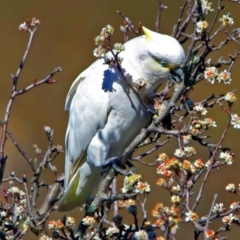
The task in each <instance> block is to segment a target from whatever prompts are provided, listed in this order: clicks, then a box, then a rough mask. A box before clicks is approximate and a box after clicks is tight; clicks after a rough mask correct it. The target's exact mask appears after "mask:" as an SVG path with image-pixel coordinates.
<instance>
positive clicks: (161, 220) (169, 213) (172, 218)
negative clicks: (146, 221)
mask: <svg viewBox="0 0 240 240" xmlns="http://www.w3.org/2000/svg"><path fill="white" fill-rule="evenodd" d="M151 213H152V216H153V217H155V218H157V219H156V221H155V223H154V225H155V226H156V227H157V228H160V229H161V230H162V231H163V232H165V231H166V229H170V232H171V234H172V235H175V234H176V232H177V230H178V229H179V226H178V223H179V222H180V221H181V212H180V209H179V207H178V206H177V205H175V204H173V205H172V206H171V207H166V206H164V205H163V203H156V205H155V207H154V209H152V211H151Z"/></svg>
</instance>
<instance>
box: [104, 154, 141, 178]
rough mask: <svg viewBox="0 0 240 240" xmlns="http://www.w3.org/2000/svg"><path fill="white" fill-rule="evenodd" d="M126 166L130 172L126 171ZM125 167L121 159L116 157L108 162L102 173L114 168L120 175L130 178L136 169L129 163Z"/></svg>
mask: <svg viewBox="0 0 240 240" xmlns="http://www.w3.org/2000/svg"><path fill="white" fill-rule="evenodd" d="M125 165H126V166H127V167H129V170H127V169H126V167H125ZM125 165H123V164H122V163H121V161H120V158H119V157H114V158H111V159H109V160H108V162H107V163H106V164H105V165H104V166H103V168H102V173H105V172H107V171H108V169H109V167H113V168H114V169H115V171H117V172H118V173H120V174H121V175H124V176H128V175H131V174H133V173H135V172H136V167H135V166H134V165H133V164H132V163H131V162H130V161H129V160H127V162H126V163H125Z"/></svg>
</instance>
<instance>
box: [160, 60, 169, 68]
mask: <svg viewBox="0 0 240 240" xmlns="http://www.w3.org/2000/svg"><path fill="white" fill-rule="evenodd" d="M159 63H160V64H161V65H162V66H163V67H167V66H168V63H167V62H166V61H164V60H160V61H159Z"/></svg>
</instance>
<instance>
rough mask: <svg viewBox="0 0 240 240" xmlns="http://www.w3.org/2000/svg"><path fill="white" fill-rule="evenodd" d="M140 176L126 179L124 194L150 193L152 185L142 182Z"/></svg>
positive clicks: (136, 175) (133, 175)
mask: <svg viewBox="0 0 240 240" xmlns="http://www.w3.org/2000/svg"><path fill="white" fill-rule="evenodd" d="M141 178H142V176H141V175H140V174H132V175H130V176H126V177H125V178H124V183H123V188H122V192H123V193H141V194H145V193H149V192H150V190H151V189H150V185H149V184H148V183H147V182H142V179H141Z"/></svg>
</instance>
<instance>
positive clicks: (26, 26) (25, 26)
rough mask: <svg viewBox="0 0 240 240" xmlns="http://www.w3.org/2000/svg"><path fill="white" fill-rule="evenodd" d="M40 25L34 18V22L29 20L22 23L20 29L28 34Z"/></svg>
mask: <svg viewBox="0 0 240 240" xmlns="http://www.w3.org/2000/svg"><path fill="white" fill-rule="evenodd" d="M38 25H40V21H39V20H38V19H36V18H35V17H34V18H32V20H29V19H28V20H27V21H26V22H24V23H21V24H20V25H19V27H18V29H19V30H21V31H25V32H26V31H29V30H31V28H33V27H36V26H38Z"/></svg>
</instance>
